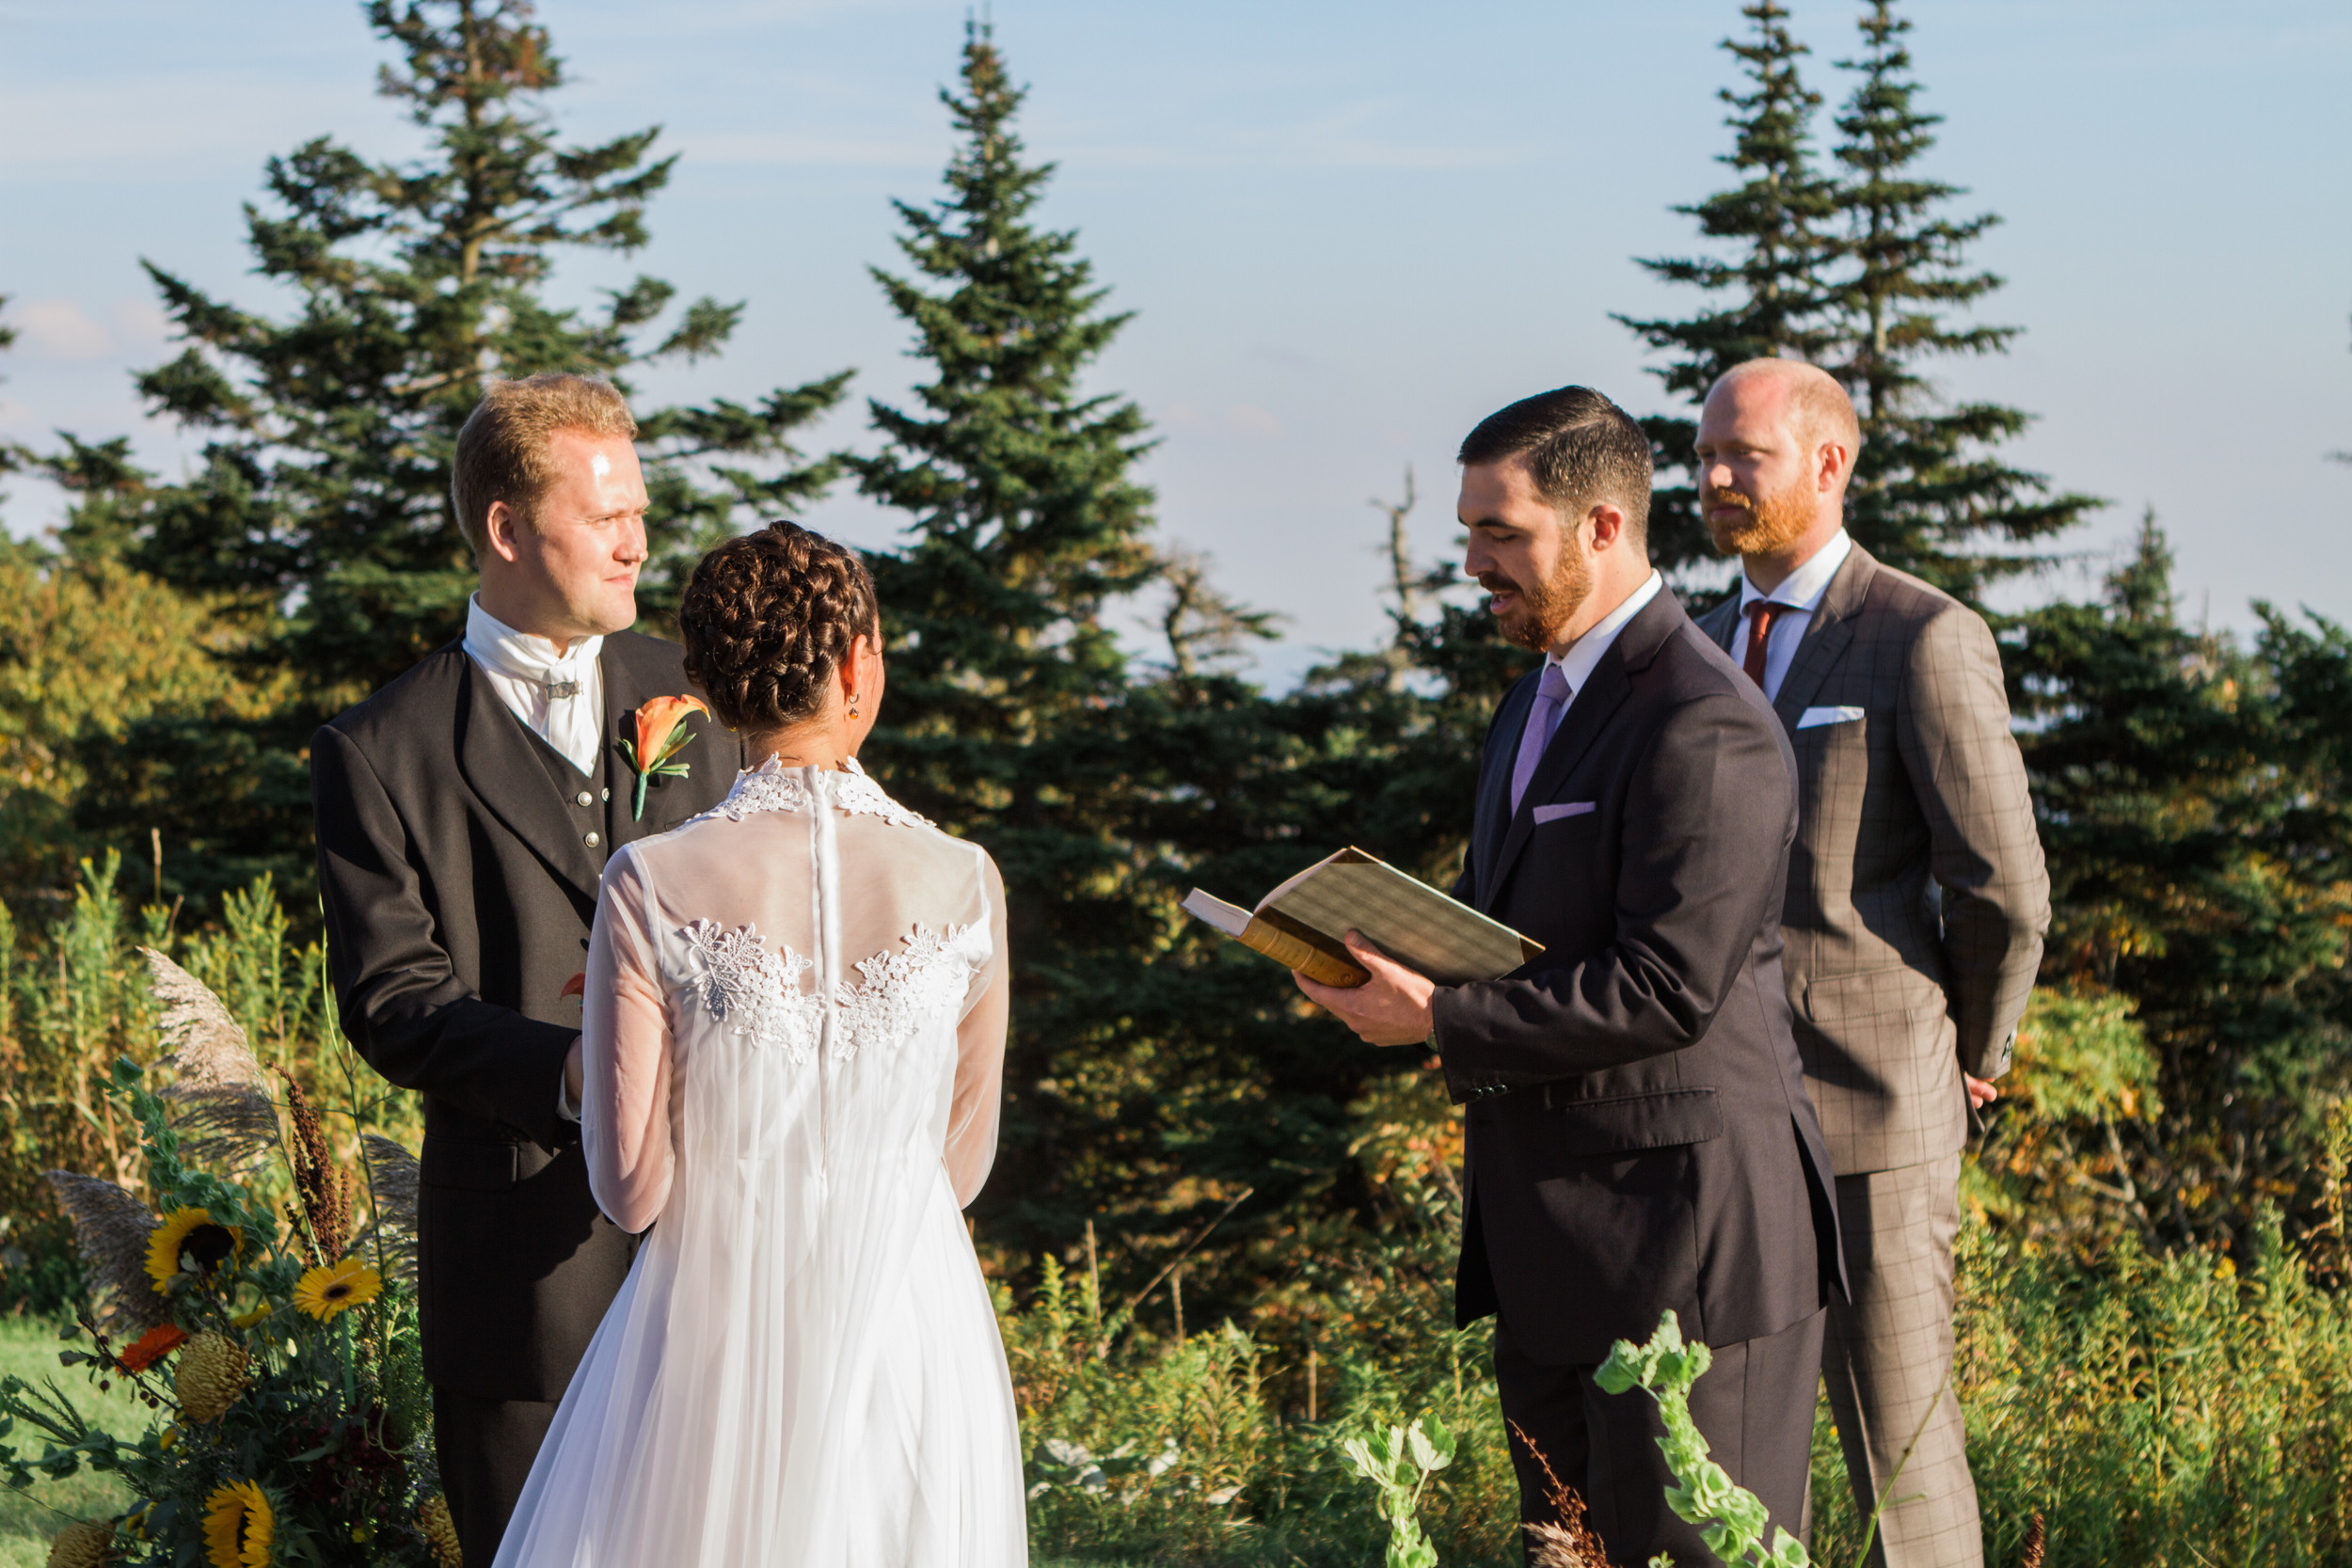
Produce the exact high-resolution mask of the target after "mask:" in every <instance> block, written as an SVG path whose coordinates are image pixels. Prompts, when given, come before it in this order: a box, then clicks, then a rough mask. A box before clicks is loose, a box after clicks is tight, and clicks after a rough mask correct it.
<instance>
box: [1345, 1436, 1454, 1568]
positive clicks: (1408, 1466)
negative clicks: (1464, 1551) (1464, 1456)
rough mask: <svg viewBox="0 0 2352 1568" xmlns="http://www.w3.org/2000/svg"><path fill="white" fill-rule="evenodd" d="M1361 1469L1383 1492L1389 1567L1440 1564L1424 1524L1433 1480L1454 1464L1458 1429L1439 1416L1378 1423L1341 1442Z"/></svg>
mask: <svg viewBox="0 0 2352 1568" xmlns="http://www.w3.org/2000/svg"><path fill="white" fill-rule="evenodd" d="M1341 1448H1342V1450H1343V1452H1345V1453H1346V1455H1347V1457H1348V1458H1349V1460H1351V1461H1352V1462H1353V1463H1354V1464H1355V1466H1356V1469H1357V1473H1358V1474H1359V1475H1361V1476H1363V1477H1364V1479H1365V1480H1367V1481H1371V1482H1372V1484H1373V1485H1374V1486H1375V1487H1376V1488H1377V1489H1378V1490H1379V1493H1380V1517H1382V1518H1383V1519H1386V1520H1387V1521H1388V1522H1389V1531H1390V1534H1389V1557H1388V1568H1437V1564H1438V1548H1437V1547H1435V1546H1433V1545H1431V1544H1429V1537H1428V1536H1427V1535H1426V1534H1424V1533H1423V1532H1422V1528H1421V1495H1422V1489H1423V1488H1425V1487H1427V1486H1428V1484H1429V1478H1430V1477H1431V1476H1434V1475H1436V1474H1437V1473H1438V1471H1439V1470H1442V1469H1444V1468H1445V1467H1446V1466H1447V1465H1451V1464H1453V1463H1454V1433H1453V1430H1452V1429H1451V1428H1449V1427H1448V1426H1446V1425H1445V1423H1444V1422H1442V1421H1440V1420H1438V1418H1437V1417H1435V1416H1423V1417H1422V1418H1421V1420H1420V1421H1419V1422H1418V1423H1417V1424H1415V1425H1413V1426H1409V1427H1401V1426H1385V1427H1375V1428H1374V1429H1373V1430H1372V1431H1371V1432H1369V1433H1365V1434H1364V1435H1362V1436H1359V1437H1350V1438H1349V1439H1347V1441H1346V1442H1345V1443H1343V1444H1342V1445H1341Z"/></svg>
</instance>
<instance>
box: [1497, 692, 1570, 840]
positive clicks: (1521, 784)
mask: <svg viewBox="0 0 2352 1568" xmlns="http://www.w3.org/2000/svg"><path fill="white" fill-rule="evenodd" d="M1573 695H1574V693H1573V692H1571V691H1569V689H1568V677H1567V676H1565V675H1564V674H1562V673H1560V666H1558V665H1557V664H1553V663H1551V662H1550V661H1549V660H1546V661H1545V664H1544V673H1543V678H1542V679H1541V680H1539V681H1537V682H1536V683H1535V705H1534V706H1533V707H1531V708H1529V709H1528V710H1527V728H1525V729H1524V730H1521V731H1520V732H1519V754H1518V761H1516V762H1514V763H1513V764H1512V765H1511V815H1512V816H1518V810H1519V800H1520V798H1521V797H1523V796H1524V795H1526V793H1527V785H1528V783H1529V782H1530V781H1531V780H1533V779H1534V777H1535V765H1536V764H1537V763H1539V762H1541V761H1543V760H1544V748H1545V747H1547V746H1549V745H1550V744H1551V732H1552V731H1554V730H1556V729H1558V728H1559V727H1560V715H1561V714H1562V713H1564V712H1565V711H1566V710H1567V705H1568V699H1569V697H1571V696H1573Z"/></svg>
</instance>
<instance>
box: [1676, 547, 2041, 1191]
mask: <svg viewBox="0 0 2352 1568" xmlns="http://www.w3.org/2000/svg"><path fill="white" fill-rule="evenodd" d="M1739 615H1740V606H1739V601H1738V600H1737V599H1733V600H1730V601H1727V602H1726V603H1724V604H1722V605H1719V606H1717V607H1716V608H1715V609H1714V610H1710V611H1709V612H1708V614H1707V616H1706V617H1705V618H1704V619H1703V620H1702V621H1701V622H1700V623H1699V624H1700V627H1701V629H1702V630H1704V631H1705V632H1706V633H1707V634H1708V636H1709V637H1710V638H1712V639H1713V640H1714V641H1715V642H1716V643H1717V645H1718V646H1721V647H1723V648H1725V649H1728V648H1729V647H1730V646H1731V639H1732V634H1733V632H1734V631H1736V630H1737V629H1738V626H1739ZM1772 708H1773V711H1774V712H1775V713H1777V714H1778V716H1779V718H1780V721H1781V723H1782V724H1783V725H1785V726H1787V728H1788V735H1789V738H1790V741H1791V743H1792V744H1793V745H1794V746H1795V748H1796V756H1797V793H1798V803H1799V807H1800V818H1799V825H1798V829H1797V842H1796V848H1795V851H1794V853H1793V854H1792V855H1791V856H1790V857H1789V863H1788V903H1787V905H1786V907H1785V908H1784V909H1783V910H1782V911H1781V921H1782V926H1783V935H1784V937H1785V938H1786V940H1787V942H1788V954H1787V956H1786V958H1785V960H1784V965H1783V967H1784V969H1785V970H1786V977H1787V979H1788V1001H1789V1005H1790V1006H1792V1007H1793V1008H1794V1009H1795V1011H1796V1020H1797V1050H1798V1053H1799V1054H1801V1055H1802V1056H1803V1057H1804V1072H1805V1088H1806V1090H1807V1092H1808V1093H1809V1094H1810V1095H1811V1097H1812V1100H1813V1103H1814V1106H1815V1107H1816V1108H1817V1109H1818V1110H1819V1111H1820V1116H1821V1126H1822V1131H1823V1132H1825V1133H1826V1135H1827V1136H1828V1139H1829V1150H1830V1158H1831V1159H1833V1160H1834V1161H1836V1164H1837V1172H1838V1174H1839V1175H1840V1176H1855V1175H1860V1174H1863V1173H1865V1172H1868V1171H1881V1170H1894V1169H1898V1168H1899V1167H1901V1166H1904V1165H1915V1164H1925V1163H1926V1162H1928V1161H1930V1160H1937V1159H1942V1158H1944V1157H1945V1156H1947V1155H1949V1154H1955V1153H1958V1152H1959V1150H1960V1148H1961V1146H1962V1145H1963V1143H1965V1142H1966V1141H1967V1131H1968V1130H1967V1115H1966V1110H1965V1106H1966V1104H1967V1097H1966V1095H1965V1094H1964V1093H1963V1091H1962V1088H1961V1082H1960V1074H1961V1070H1962V1069H1963V1068H1965V1069H1967V1070H1968V1071H1970V1072H1972V1073H1975V1074H1976V1075H1977V1076H1978V1077H1979V1078H1996V1077H1998V1076H2000V1074H2001V1073H2002V1071H2003V1070H2005V1069H2007V1068H2008V1066H2009V1058H2010V1042H2011V1041H2012V1040H2013V1039H2014V1038H2015V1037H2016V1032H2017V1020H2018V1018H2019V1016H2020V1015H2021V1014H2023V1013H2024V1011H2025V1010H2026V998H2027V997H2029V996H2030V995H2031V994H2032V992H2033V982H2034V974H2035V972H2036V971H2037V970H2038V969H2039V968H2040V967H2041V962H2042V933H2043V932H2044V931H2046V930H2047V929H2048V928H2049V925H2050V879H2049V877H2048V875H2047V874H2046V873H2045V871H2044V870H2043V867H2042V840H2041V837H2040V835H2039V833H2038V832H2036V829H2035V825H2034V816H2033V801H2032V799H2031V797H2030V796H2028V795H2027V793H2026V764H2025V759H2024V758H2023V757H2022V756H2020V755H2019V754H2018V751H2017V741H2016V739H2015V737H2014V736H2011V735H2010V727H2009V697H2008V694H2007V692H2006V690H2005V689H2004V688H2003V686H2002V682H2001V656H2000V650H1999V649H1998V648H1996V647H1995V646H1994V642H1993V633H1992V632H1991V631H1990V630H1989V629H1988V628H1987V627H1986V626H1985V624H1984V618H1983V617H1982V616H1980V615H1979V614H1978V613H1977V612H1976V611H1975V610H1970V609H1969V608H1968V607H1967V606H1966V605H1963V604H1962V603H1961V602H1960V601H1958V600H1957V599H1954V598H1952V597H1951V596H1950V595H1949V594H1944V593H1941V592H1939V591H1937V590H1936V589H1933V588H1931V587H1929V586H1928V585H1927V584H1926V583H1924V582H1921V581H1920V580H1919V579H1918V578H1915V577H1911V576H1908V575H1906V574H1905V573H1902V572H1899V571H1896V570H1895V569H1894V568H1893V567H1891V566H1886V565H1883V564H1882V563H1881V562H1878V561H1876V560H1874V559H1872V558H1871V556H1870V553H1869V552H1868V551H1867V550H1865V549H1864V548H1863V547H1862V546H1859V545H1857V546H1854V547H1853V550H1852V553H1851V554H1850V555H1848V556H1847V557H1846V560H1845V562H1843V563H1842V564H1840V565H1839V567H1838V568H1837V572H1836V576H1834V577H1832V578H1830V582H1829V588H1828V590H1827V591H1826V592H1825V593H1824V594H1822V595H1821V603H1820V608H1819V609H1818V610H1815V611H1814V614H1813V619H1812V621H1811V622H1810V623H1809V624H1808V625H1807V626H1805V628H1804V640H1803V641H1800V642H1799V643H1798V644H1797V653H1796V657H1795V659H1794V660H1793V661H1791V663H1790V664H1789V666H1788V678H1787V679H1786V680H1784V681H1783V682H1782V683H1781V688H1780V691H1779V693H1778V695H1777V696H1775V697H1774V698H1773V701H1772ZM1807 709H1826V710H1830V711H1828V712H1817V713H1816V714H1815V715H1814V718H1815V719H1816V720H1817V721H1826V722H1814V723H1809V724H1808V723H1805V722H1804V720H1805V716H1806V710H1807ZM1850 715H1851V716H1850Z"/></svg>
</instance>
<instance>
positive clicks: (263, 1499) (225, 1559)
mask: <svg viewBox="0 0 2352 1568" xmlns="http://www.w3.org/2000/svg"><path fill="white" fill-rule="evenodd" d="M277 1529H278V1516H277V1514H275V1513H272V1512H271V1511H270V1506H269V1494H268V1493H266V1492H263V1491H262V1488H261V1487H260V1486H259V1485H258V1484H257V1483H255V1482H253V1481H231V1482H230V1483H229V1484H228V1485H227V1486H224V1487H221V1488H220V1489H219V1490H218V1491H216V1492H215V1493H214V1494H213V1495H212V1496H211V1497H207V1498H206V1499H205V1500H204V1560H205V1561H207V1562H209V1563H211V1564H212V1568H269V1560H270V1556H269V1544H270V1537H271V1536H272V1535H274V1534H276V1533H277Z"/></svg>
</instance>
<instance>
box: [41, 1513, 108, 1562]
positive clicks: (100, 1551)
mask: <svg viewBox="0 0 2352 1568" xmlns="http://www.w3.org/2000/svg"><path fill="white" fill-rule="evenodd" d="M114 1555H115V1530H114V1527H113V1526H112V1525H103V1524H100V1523H99V1522H98V1521H97V1520H95V1519H76V1520H75V1521H74V1522H73V1523H72V1524H70V1525H68V1526H66V1528H63V1529H61V1530H59V1531H58V1532H57V1533H56V1538H55V1539H53V1540H52V1541H51V1542H50V1543H49V1568H103V1564H104V1563H105V1562H107V1561H108V1560H110V1559H112V1558H113V1556H114Z"/></svg>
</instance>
